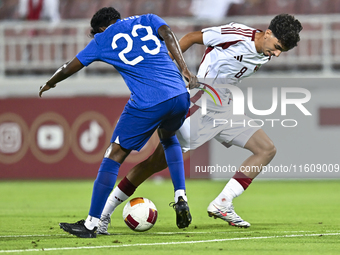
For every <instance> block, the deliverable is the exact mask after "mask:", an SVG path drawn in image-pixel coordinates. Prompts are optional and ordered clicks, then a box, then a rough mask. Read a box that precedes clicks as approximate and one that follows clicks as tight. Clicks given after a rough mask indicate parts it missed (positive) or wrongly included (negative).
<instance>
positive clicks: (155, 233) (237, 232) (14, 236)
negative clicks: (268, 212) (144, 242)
mask: <svg viewBox="0 0 340 255" xmlns="http://www.w3.org/2000/svg"><path fill="white" fill-rule="evenodd" d="M255 232H257V233H258V231H232V232H230V231H215V232H198V231H191V232H190V231H182V232H150V233H143V235H178V234H245V233H247V234H251V233H255ZM270 232H278V233H307V232H315V231H304V230H299V231H297V230H296V231H270ZM326 232H332V231H330V230H326ZM117 235H123V236H127V235H141V234H140V233H133V232H131V233H130V234H120V233H112V234H111V236H117ZM44 236H69V234H55V235H8V236H0V238H18V237H44Z"/></svg>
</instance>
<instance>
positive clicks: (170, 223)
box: [0, 180, 340, 255]
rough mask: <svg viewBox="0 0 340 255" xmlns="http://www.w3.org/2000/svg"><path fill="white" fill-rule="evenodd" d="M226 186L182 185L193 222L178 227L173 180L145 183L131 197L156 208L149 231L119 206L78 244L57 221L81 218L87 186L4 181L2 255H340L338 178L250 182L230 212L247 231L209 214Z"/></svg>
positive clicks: (0, 196) (82, 183) (87, 196)
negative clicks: (105, 227) (102, 228)
mask: <svg viewBox="0 0 340 255" xmlns="http://www.w3.org/2000/svg"><path fill="white" fill-rule="evenodd" d="M225 183H226V181H209V180H187V195H188V198H189V206H190V209H191V213H192V216H193V222H192V224H191V225H190V227H189V228H187V229H184V230H180V229H178V228H177V227H176V224H175V213H174V211H173V209H172V208H171V207H169V206H168V204H169V202H172V201H173V188H172V184H171V181H170V180H164V181H158V182H155V181H147V182H146V183H144V184H143V185H142V186H141V187H139V188H138V189H137V191H136V192H135V194H134V195H133V197H136V196H144V197H147V198H149V199H151V200H152V201H153V202H154V203H155V205H156V206H157V208H158V220H157V222H156V224H155V226H154V227H153V228H152V229H151V230H149V231H147V232H144V233H137V232H133V231H132V230H130V229H129V228H128V227H127V226H126V225H125V223H124V222H123V219H122V210H123V205H125V203H124V204H123V205H121V206H120V207H118V208H117V209H116V211H115V212H114V214H113V216H112V223H111V224H112V225H111V226H110V227H109V232H111V233H112V235H110V236H98V237H97V238H96V239H81V238H77V237H74V236H71V235H69V234H67V233H65V232H63V231H62V230H61V229H60V228H59V226H58V223H59V222H75V221H78V220H80V219H83V218H86V216H87V213H88V210H89V206H90V198H91V193H92V184H93V181H7V182H6V181H2V182H0V230H1V233H0V254H176V255H177V254H255V255H256V254H339V252H340V217H339V215H340V199H339V187H340V180H304V181H294V180H284V181H276V180H266V181H258V180H255V181H254V183H253V184H252V185H251V186H250V187H249V189H248V190H247V191H246V192H245V193H243V195H242V196H241V197H239V198H236V199H235V200H234V206H235V210H236V212H237V213H238V214H239V215H240V216H241V217H242V218H244V219H245V220H247V221H249V222H250V223H251V224H252V226H251V227H250V228H248V229H240V228H235V227H231V226H228V224H227V223H226V222H224V221H222V220H220V219H213V218H209V217H208V214H207V212H206V208H207V206H208V204H209V203H210V201H212V200H213V199H214V198H215V197H216V196H217V195H218V194H219V193H220V191H221V190H222V188H223V187H224V185H225Z"/></svg>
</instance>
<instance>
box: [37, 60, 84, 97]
mask: <svg viewBox="0 0 340 255" xmlns="http://www.w3.org/2000/svg"><path fill="white" fill-rule="evenodd" d="M83 67H84V65H83V64H82V63H81V62H80V61H79V60H78V58H76V57H75V58H74V59H72V60H71V61H70V62H67V63H66V64H64V65H63V66H62V67H60V68H59V69H58V70H57V71H56V72H55V73H54V74H53V75H52V77H51V78H50V79H49V80H48V81H47V82H46V83H45V84H44V85H43V86H40V90H39V96H40V97H41V96H42V93H44V92H45V91H47V90H49V89H51V88H54V87H55V86H56V85H57V83H58V82H61V81H62V80H65V79H66V78H68V77H70V76H71V75H72V74H74V73H76V72H78V71H79V70H80V69H82V68H83Z"/></svg>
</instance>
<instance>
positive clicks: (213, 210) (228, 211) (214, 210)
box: [208, 201, 250, 228]
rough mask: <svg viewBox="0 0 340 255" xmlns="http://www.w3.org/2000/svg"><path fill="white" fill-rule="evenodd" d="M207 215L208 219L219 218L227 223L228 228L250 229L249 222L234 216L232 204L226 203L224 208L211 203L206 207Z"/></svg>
mask: <svg viewBox="0 0 340 255" xmlns="http://www.w3.org/2000/svg"><path fill="white" fill-rule="evenodd" d="M208 214H209V217H214V218H215V219H216V218H220V219H222V220H224V221H226V222H228V223H229V225H230V226H235V227H239V228H248V227H250V223H249V222H246V221H244V220H242V218H241V217H240V216H238V215H237V214H236V212H235V210H234V206H233V204H232V203H228V205H227V206H226V207H225V206H221V205H218V204H216V203H214V201H213V202H211V203H210V204H209V206H208Z"/></svg>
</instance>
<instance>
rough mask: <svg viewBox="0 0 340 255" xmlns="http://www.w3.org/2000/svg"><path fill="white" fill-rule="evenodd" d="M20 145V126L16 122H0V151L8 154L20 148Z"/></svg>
mask: <svg viewBox="0 0 340 255" xmlns="http://www.w3.org/2000/svg"><path fill="white" fill-rule="evenodd" d="M21 145H22V134H21V128H20V126H19V125H18V124H17V123H14V122H7V123H6V122H5V123H2V124H0V151H1V152H2V153H6V154H10V153H16V152H18V151H19V150H20V148H21Z"/></svg>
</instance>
